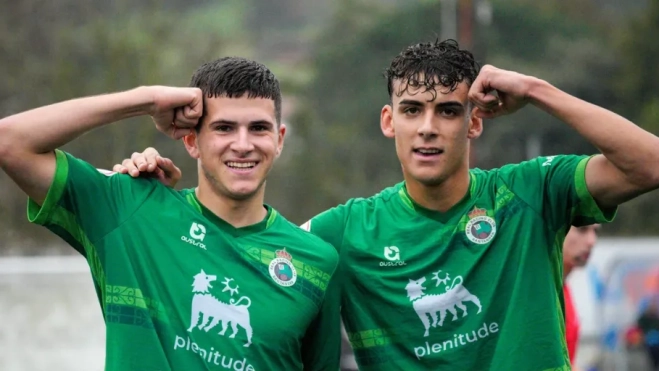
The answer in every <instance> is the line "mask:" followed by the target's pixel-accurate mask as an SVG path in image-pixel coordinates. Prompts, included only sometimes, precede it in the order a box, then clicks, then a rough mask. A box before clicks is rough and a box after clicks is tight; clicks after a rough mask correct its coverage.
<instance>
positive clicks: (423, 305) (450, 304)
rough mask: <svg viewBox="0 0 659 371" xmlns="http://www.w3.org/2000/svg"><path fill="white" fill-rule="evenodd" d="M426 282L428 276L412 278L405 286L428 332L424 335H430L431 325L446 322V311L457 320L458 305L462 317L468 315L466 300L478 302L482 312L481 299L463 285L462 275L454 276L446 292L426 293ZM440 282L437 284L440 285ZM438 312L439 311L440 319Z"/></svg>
mask: <svg viewBox="0 0 659 371" xmlns="http://www.w3.org/2000/svg"><path fill="white" fill-rule="evenodd" d="M446 279H448V276H447V278H446ZM441 281H442V280H439V282H441ZM425 282H426V278H425V277H424V278H421V279H418V280H410V281H409V283H408V284H407V286H405V290H407V296H408V297H409V298H410V301H411V302H412V307H414V310H415V311H416V313H417V314H418V315H419V318H420V319H421V322H423V326H424V327H425V329H426V332H425V333H424V334H423V336H424V337H426V336H428V334H429V330H430V326H432V327H437V325H439V326H442V325H443V324H444V318H445V317H446V311H449V312H451V314H452V315H453V321H455V320H457V319H458V313H457V311H456V309H455V307H456V306H457V307H458V308H460V309H462V312H463V313H462V317H465V316H467V307H466V306H465V305H464V304H462V302H464V301H470V302H472V303H474V304H476V305H477V306H478V313H480V312H481V309H482V307H481V303H480V300H478V298H477V297H476V296H475V295H472V294H471V293H469V291H467V289H466V288H465V287H464V286H462V276H457V277H456V278H454V279H453V282H452V284H451V286H447V287H446V292H445V293H441V294H438V295H426V294H425V293H424V292H423V290H425V289H426V288H425V287H423V284H424V283H425ZM439 282H438V283H437V285H439ZM437 313H439V321H438V318H437ZM428 315H430V317H431V318H432V324H431V323H430V321H429V320H428Z"/></svg>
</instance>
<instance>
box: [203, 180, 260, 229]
mask: <svg viewBox="0 0 659 371" xmlns="http://www.w3.org/2000/svg"><path fill="white" fill-rule="evenodd" d="M195 192H196V195H197V199H199V202H201V203H202V205H204V207H206V208H207V209H208V210H210V211H211V212H212V213H213V214H215V215H217V216H218V217H219V218H220V219H222V220H224V221H225V222H227V223H229V224H231V225H232V226H233V227H235V228H241V227H246V226H249V225H253V224H257V223H259V222H261V221H262V220H263V219H264V218H265V216H266V215H267V214H268V210H267V209H266V208H265V207H264V206H263V201H264V197H265V186H261V189H259V190H258V191H257V193H256V194H254V195H253V196H252V197H250V198H248V199H245V200H234V199H231V198H229V197H226V196H225V195H222V194H219V193H218V192H217V191H215V190H214V189H213V188H212V187H211V186H210V185H209V184H208V183H207V182H199V187H197V189H195Z"/></svg>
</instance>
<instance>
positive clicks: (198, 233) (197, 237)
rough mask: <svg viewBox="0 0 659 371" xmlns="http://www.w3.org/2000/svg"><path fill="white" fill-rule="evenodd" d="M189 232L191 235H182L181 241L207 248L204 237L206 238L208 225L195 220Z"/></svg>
mask: <svg viewBox="0 0 659 371" xmlns="http://www.w3.org/2000/svg"><path fill="white" fill-rule="evenodd" d="M189 234H190V236H189V237H187V236H181V241H185V242H187V243H189V244H190V245H193V246H197V247H199V248H201V249H204V250H206V245H204V244H203V241H204V238H206V227H205V226H204V225H203V224H199V223H195V222H193V223H192V226H190V233H189Z"/></svg>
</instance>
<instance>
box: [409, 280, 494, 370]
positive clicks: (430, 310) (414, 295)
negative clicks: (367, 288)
mask: <svg viewBox="0 0 659 371" xmlns="http://www.w3.org/2000/svg"><path fill="white" fill-rule="evenodd" d="M441 273H442V271H441V270H439V271H437V272H434V273H433V275H432V280H433V281H435V286H434V287H432V286H431V288H430V291H431V293H426V292H425V291H426V289H427V288H426V287H425V286H424V285H425V284H426V277H421V278H419V279H416V280H414V279H410V280H409V282H408V283H407V285H406V286H405V291H407V297H408V298H409V299H410V302H411V303H412V308H413V309H414V311H415V312H416V314H417V316H418V317H419V319H420V320H421V324H422V325H423V337H424V338H428V337H429V336H430V335H431V331H430V330H431V328H432V329H439V328H441V327H442V326H444V325H445V321H447V320H450V321H451V322H454V321H460V322H461V323H460V322H458V323H459V324H458V326H459V327H460V329H459V331H458V332H459V333H450V332H447V331H446V330H440V331H433V340H434V339H436V338H437V337H440V336H441V337H442V338H445V339H442V340H441V341H439V342H431V341H430V340H429V341H425V342H424V344H421V345H418V346H415V347H414V354H415V355H416V357H417V358H418V359H421V358H422V357H425V356H429V355H432V354H436V353H440V352H445V351H449V350H452V349H454V348H459V347H462V346H465V345H468V344H469V343H473V342H476V341H478V340H480V339H484V338H486V337H488V336H490V335H492V334H494V333H496V332H498V331H499V324H498V323H496V322H492V323H490V324H486V323H483V324H482V326H481V328H479V329H476V330H473V331H471V330H472V326H471V325H472V324H473V323H474V322H473V321H470V322H464V318H465V317H467V315H468V314H471V315H472V316H473V315H476V314H480V313H481V312H482V310H483V306H482V304H481V301H480V300H479V299H478V297H477V296H476V295H474V294H472V293H471V292H469V290H467V288H466V287H465V286H464V285H463V283H464V280H463V278H462V276H456V277H455V278H453V279H451V277H450V275H449V274H448V273H444V274H441ZM447 312H448V313H450V317H449V318H447Z"/></svg>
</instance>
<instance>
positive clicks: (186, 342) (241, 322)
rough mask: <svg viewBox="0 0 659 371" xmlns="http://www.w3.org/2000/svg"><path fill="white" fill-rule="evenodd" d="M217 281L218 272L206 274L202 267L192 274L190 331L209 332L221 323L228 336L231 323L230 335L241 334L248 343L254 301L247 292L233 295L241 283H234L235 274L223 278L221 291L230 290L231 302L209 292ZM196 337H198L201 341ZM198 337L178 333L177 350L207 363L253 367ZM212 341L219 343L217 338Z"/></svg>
mask: <svg viewBox="0 0 659 371" xmlns="http://www.w3.org/2000/svg"><path fill="white" fill-rule="evenodd" d="M215 281H217V276H216V275H213V274H207V273H206V272H204V270H203V269H202V270H201V272H199V273H197V274H196V275H195V276H194V277H193V282H192V293H193V295H192V310H191V316H190V327H189V328H188V332H189V333H193V332H209V331H210V330H211V329H213V328H214V327H216V326H218V325H221V326H222V330H221V331H220V332H218V333H217V334H218V335H220V336H226V332H227V329H228V328H229V327H231V335H229V336H228V337H229V338H230V339H236V336H237V335H240V337H239V338H240V339H241V340H242V339H246V340H247V341H246V342H245V343H244V344H243V346H244V347H249V346H250V345H251V344H252V335H253V330H252V326H251V325H250V316H249V307H250V306H251V305H252V301H251V300H250V298H249V297H247V296H240V298H238V299H234V298H233V296H234V295H236V296H237V295H238V289H239V286H238V285H235V286H232V282H233V278H229V277H225V278H224V281H223V282H222V284H223V285H224V287H223V289H222V291H221V292H220V294H221V295H222V293H224V292H228V295H229V296H230V297H231V298H230V299H229V300H228V302H227V301H226V300H221V299H218V298H217V297H215V296H214V295H213V294H212V293H211V292H210V289H212V288H213V286H212V283H213V282H215ZM224 295H226V294H224ZM197 339H199V337H197ZM197 339H196V340H195V341H198V340H197ZM195 341H193V340H191V339H190V337H189V336H183V335H176V338H175V339H174V350H185V351H188V352H190V351H192V352H194V353H197V355H199V357H201V358H202V359H203V360H204V361H205V362H207V363H208V364H214V365H217V366H222V367H223V368H226V369H231V370H240V371H243V370H244V371H254V366H252V365H251V364H250V363H249V362H248V361H247V359H246V358H242V359H240V358H238V357H236V358H234V357H232V356H229V355H227V354H222V353H220V352H219V351H217V350H215V348H214V347H209V346H205V347H204V346H203V345H200V344H198V343H196V342H195ZM234 341H236V340H234ZM243 341H244V340H243ZM213 342H215V343H216V341H213ZM215 345H217V344H215Z"/></svg>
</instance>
